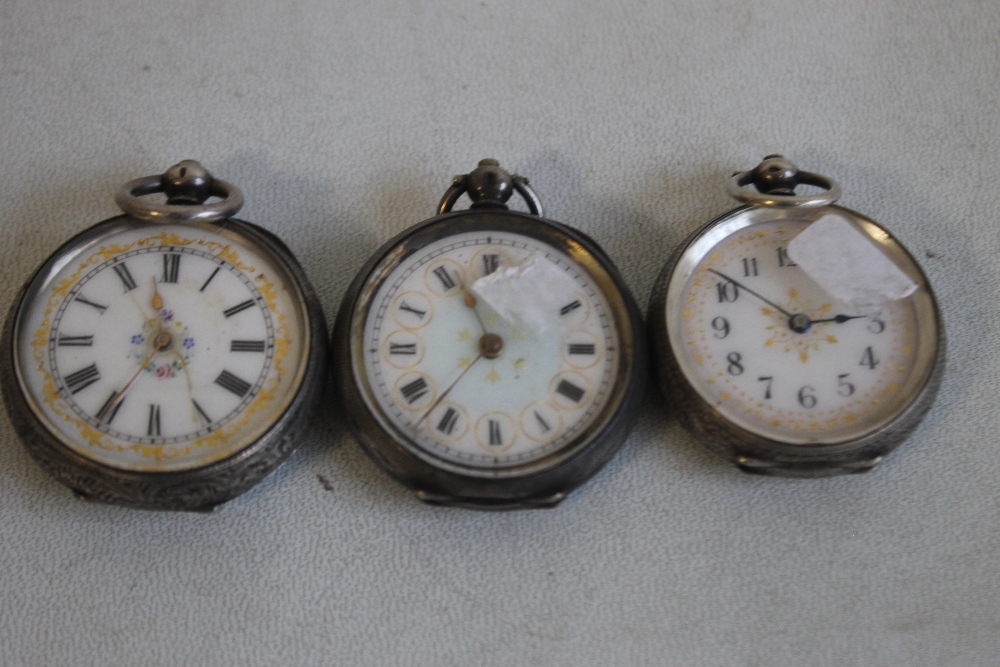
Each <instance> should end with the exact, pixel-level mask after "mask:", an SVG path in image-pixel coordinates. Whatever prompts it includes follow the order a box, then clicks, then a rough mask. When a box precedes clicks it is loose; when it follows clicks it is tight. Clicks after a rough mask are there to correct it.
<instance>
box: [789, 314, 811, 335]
mask: <svg viewBox="0 0 1000 667" xmlns="http://www.w3.org/2000/svg"><path fill="white" fill-rule="evenodd" d="M811 326H812V320H810V319H809V316H808V315H805V314H803V313H795V314H794V315H792V316H791V317H789V318H788V328H789V329H791V330H792V331H794V332H795V333H800V334H802V333H805V332H807V331H809V328H810V327H811Z"/></svg>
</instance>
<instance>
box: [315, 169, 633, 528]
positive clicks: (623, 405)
mask: <svg viewBox="0 0 1000 667" xmlns="http://www.w3.org/2000/svg"><path fill="white" fill-rule="evenodd" d="M515 191H516V192H518V193H519V194H520V195H521V196H522V197H523V198H524V200H525V201H526V202H527V204H528V208H529V209H530V211H531V214H530V215H529V214H526V213H519V212H515V211H511V210H508V208H507V205H506V202H507V201H508V200H509V198H510V197H511V196H512V194H513V193H514V192H515ZM463 194H468V195H469V198H470V199H471V200H472V205H471V208H470V209H469V210H465V211H457V212H452V211H451V208H452V206H453V205H454V203H455V202H456V200H458V199H459V197H461V196H462V195H463ZM438 212H439V215H438V216H436V217H434V218H431V219H429V220H426V221H424V222H422V223H420V224H417V225H416V226H414V227H411V228H410V229H407V230H406V231H404V232H403V233H402V234H400V235H399V236H397V237H396V238H394V239H392V240H391V241H389V242H388V243H386V244H385V245H384V246H383V247H382V248H381V249H379V251H378V252H377V253H375V255H374V256H373V257H372V258H371V259H370V260H369V262H368V263H367V265H366V266H365V267H364V268H363V269H362V270H361V272H360V273H359V274H358V276H357V278H356V279H355V281H354V283H353V285H352V286H351V288H350V289H349V291H348V293H347V295H346V296H345V298H344V301H343V303H342V305H341V308H340V313H339V315H338V317H337V322H336V325H335V328H334V338H333V355H334V373H335V377H336V387H337V391H338V393H339V397H340V400H341V402H342V406H343V408H344V411H345V414H346V415H347V417H348V419H349V420H350V423H351V426H352V428H353V430H354V433H355V435H356V437H357V439H358V440H359V442H360V443H361V444H362V446H363V447H364V449H365V450H366V451H367V452H368V453H369V454H370V455H371V457H372V458H373V459H374V460H375V462H376V463H378V464H379V465H380V466H381V467H382V468H383V469H385V470H386V471H387V472H388V473H389V474H390V475H392V476H393V477H395V478H396V479H397V480H399V481H401V482H402V483H404V484H405V485H407V486H409V487H410V488H411V489H413V490H414V491H415V492H416V494H417V497H418V498H420V499H421V500H423V501H425V502H428V503H432V504H443V505H459V506H466V507H473V508H478V509H512V508H524V507H550V506H553V505H555V504H557V503H558V502H560V501H561V500H562V499H563V498H564V497H565V495H566V494H567V493H568V492H569V491H571V490H572V489H574V488H575V487H577V486H578V485H580V484H582V483H583V482H584V481H586V480H587V479H588V478H590V477H591V476H592V475H594V474H595V473H596V472H597V471H598V470H599V469H600V468H601V466H603V465H604V464H605V463H606V462H607V461H608V460H609V459H610V458H611V457H612V456H613V455H614V453H615V452H616V451H617V450H618V449H619V448H620V447H621V445H622V443H623V442H624V440H625V438H626V436H627V434H628V432H629V430H630V429H631V426H632V423H633V421H634V418H635V415H636V411H637V409H638V407H639V401H640V400H641V396H642V393H643V390H644V388H645V384H646V374H647V364H646V358H647V350H646V343H645V337H644V331H643V330H642V327H641V319H640V315H639V312H638V309H637V308H636V305H635V303H634V301H633V299H632V297H631V296H630V295H629V292H628V290H627V289H626V287H625V286H624V284H623V283H622V281H621V278H620V277H619V275H618V272H617V270H616V269H615V267H614V266H613V264H612V263H611V261H610V260H609V259H608V257H607V256H606V255H605V254H604V253H603V252H602V251H601V249H600V248H599V247H598V246H597V244H596V243H594V242H593V241H592V240H590V239H589V238H587V237H586V236H584V235H583V234H581V233H580V232H578V231H575V230H573V229H571V228H569V227H567V226H565V225H562V224H560V223H557V222H552V221H550V220H546V219H544V218H542V217H541V205H540V204H539V202H538V198H537V197H536V195H535V193H534V192H533V191H532V190H531V188H530V187H529V185H528V181H527V179H525V178H522V177H520V176H517V175H511V174H509V173H508V172H507V171H505V170H503V169H502V168H500V166H499V165H498V163H497V162H496V161H495V160H483V161H481V162H480V163H479V166H478V167H477V168H476V169H475V170H474V171H472V172H471V173H469V174H466V175H464V176H458V177H456V178H455V181H454V184H453V185H452V187H451V188H450V189H449V190H448V192H447V193H446V194H445V196H444V197H443V199H442V200H441V203H440V205H439V208H438Z"/></svg>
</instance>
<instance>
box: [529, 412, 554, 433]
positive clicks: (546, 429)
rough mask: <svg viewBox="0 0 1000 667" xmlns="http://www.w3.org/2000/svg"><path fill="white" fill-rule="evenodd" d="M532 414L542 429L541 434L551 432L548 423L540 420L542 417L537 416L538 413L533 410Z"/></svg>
mask: <svg viewBox="0 0 1000 667" xmlns="http://www.w3.org/2000/svg"><path fill="white" fill-rule="evenodd" d="M533 412H534V415H535V419H536V420H537V421H538V425H539V426H541V427H542V433H548V432H549V431H551V430H552V427H551V426H549V423H548V422H547V421H545V420H544V419H542V416H541V415H540V414H538V411H537V410H534V411H533Z"/></svg>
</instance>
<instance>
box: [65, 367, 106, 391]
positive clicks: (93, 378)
mask: <svg viewBox="0 0 1000 667" xmlns="http://www.w3.org/2000/svg"><path fill="white" fill-rule="evenodd" d="M100 379H101V374H100V373H99V372H98V371H97V364H91V365H89V366H87V367H85V368H81V369H80V370H78V371H75V372H73V373H70V374H69V375H67V376H66V377H64V378H63V382H65V383H66V388H67V389H69V393H71V394H75V393H77V392H79V391H83V390H84V389H86V388H87V387H89V386H90V385H92V384H94V383H95V382H97V381H98V380H100Z"/></svg>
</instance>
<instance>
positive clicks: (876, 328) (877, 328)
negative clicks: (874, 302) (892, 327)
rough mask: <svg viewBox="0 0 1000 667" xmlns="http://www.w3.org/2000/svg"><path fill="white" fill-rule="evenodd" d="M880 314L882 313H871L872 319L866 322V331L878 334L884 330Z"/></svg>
mask: <svg viewBox="0 0 1000 667" xmlns="http://www.w3.org/2000/svg"><path fill="white" fill-rule="evenodd" d="M881 315H882V313H881V312H878V313H875V314H874V315H872V319H871V321H870V322H869V323H868V331H870V332H872V333H873V334H880V333H882V332H883V331H885V322H883V321H882V320H881V319H880V316H881Z"/></svg>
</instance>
